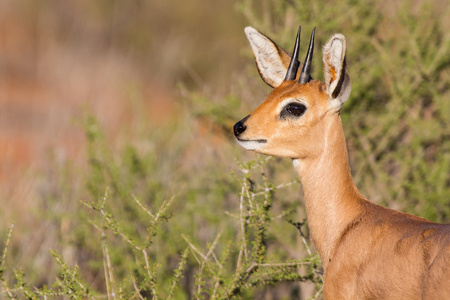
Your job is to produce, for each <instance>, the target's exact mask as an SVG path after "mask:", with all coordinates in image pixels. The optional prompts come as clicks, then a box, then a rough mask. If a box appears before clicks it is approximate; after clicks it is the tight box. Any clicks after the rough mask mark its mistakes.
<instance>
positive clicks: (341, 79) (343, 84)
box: [322, 33, 351, 111]
mask: <svg viewBox="0 0 450 300" xmlns="http://www.w3.org/2000/svg"><path fill="white" fill-rule="evenodd" d="M345 49H346V42H345V37H344V36H343V35H342V34H339V33H338V34H334V35H333V36H331V38H330V39H329V40H328V42H327V43H326V44H325V46H324V47H323V50H322V53H323V59H322V60H323V70H324V75H325V85H326V88H327V93H328V96H329V98H330V105H331V106H332V107H333V108H335V109H336V110H337V111H338V110H340V109H341V107H342V104H343V103H344V102H345V101H347V99H348V97H349V96H350V91H351V85H350V77H349V76H348V74H347V67H346V61H345Z"/></svg>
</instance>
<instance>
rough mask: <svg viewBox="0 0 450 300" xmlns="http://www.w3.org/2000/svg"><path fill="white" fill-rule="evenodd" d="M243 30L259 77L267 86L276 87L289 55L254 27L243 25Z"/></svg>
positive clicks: (286, 67) (279, 82) (283, 73)
mask: <svg viewBox="0 0 450 300" xmlns="http://www.w3.org/2000/svg"><path fill="white" fill-rule="evenodd" d="M244 31H245V34H246V35H247V39H248V41H249V42H250V46H251V48H252V51H253V55H254V56H255V60H256V66H257V67H258V71H259V74H260V75H261V78H262V79H263V80H264V82H265V83H267V84H268V85H269V86H271V87H273V88H276V87H278V86H279V85H280V84H281V83H282V82H283V80H284V78H285V77H286V71H287V69H288V67H289V62H290V61H291V57H290V56H289V54H287V53H286V51H284V50H283V49H281V48H280V47H278V46H277V44H275V43H274V42H273V41H272V40H271V39H269V38H268V37H267V36H265V35H263V34H262V33H260V32H259V31H257V30H256V29H255V28H253V27H250V26H249V27H245V30H244Z"/></svg>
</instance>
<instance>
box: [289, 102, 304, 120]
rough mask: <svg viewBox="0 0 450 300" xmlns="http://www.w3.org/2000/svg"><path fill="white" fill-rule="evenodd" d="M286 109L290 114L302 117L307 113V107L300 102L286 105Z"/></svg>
mask: <svg viewBox="0 0 450 300" xmlns="http://www.w3.org/2000/svg"><path fill="white" fill-rule="evenodd" d="M285 109H286V111H287V112H288V113H289V114H291V115H294V116H296V117H300V116H301V115H303V114H304V113H305V111H306V106H305V105H303V104H301V103H298V102H292V103H289V104H288V105H286V108H285Z"/></svg>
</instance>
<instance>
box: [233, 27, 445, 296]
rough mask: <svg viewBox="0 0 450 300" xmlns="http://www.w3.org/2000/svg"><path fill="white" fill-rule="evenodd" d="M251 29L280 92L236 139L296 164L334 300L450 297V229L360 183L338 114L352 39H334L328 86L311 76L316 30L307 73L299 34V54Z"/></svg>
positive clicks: (261, 63) (268, 77)
mask: <svg viewBox="0 0 450 300" xmlns="http://www.w3.org/2000/svg"><path fill="white" fill-rule="evenodd" d="M245 33H246V35H247V38H248V40H249V42H250V45H251V48H252V51H253V54H254V55H255V58H256V64H257V67H258V70H259V72H260V74H261V77H262V79H263V80H264V81H265V82H266V83H267V84H268V85H270V86H272V87H273V88H274V90H273V91H272V92H271V93H270V95H269V96H268V97H267V98H266V100H265V101H264V102H263V103H262V104H261V105H260V106H259V107H258V108H257V109H256V110H255V111H253V112H252V113H251V114H250V115H249V116H247V117H245V118H244V119H242V120H241V121H239V122H237V123H236V125H235V126H234V134H235V136H236V139H237V141H238V143H239V144H240V145H241V146H242V147H243V148H245V149H247V150H252V151H255V152H258V153H263V154H267V155H273V156H279V157H288V158H291V159H292V160H293V164H294V168H295V169H296V171H297V172H298V175H299V176H300V179H301V182H302V185H303V190H304V193H305V203H306V212H307V217H308V222H309V227H310V232H311V237H312V241H313V243H314V245H315V247H316V249H317V251H318V252H319V254H320V257H321V259H322V262H323V268H324V275H325V282H324V297H325V299H408V300H411V299H450V225H444V224H437V223H433V222H431V221H428V220H426V219H423V218H420V217H417V216H413V215H410V214H406V213H402V212H398V211H395V210H391V209H388V208H385V207H382V206H379V205H376V204H374V203H372V202H370V201H368V200H366V199H365V198H364V197H363V196H362V195H361V194H360V193H359V192H358V190H357V188H356V186H355V185H354V183H353V180H352V177H351V174H350V168H349V164H348V157H347V149H346V143H345V137H344V132H343V129H342V123H341V120H340V116H339V111H340V109H341V106H342V104H343V103H344V102H345V101H346V100H347V99H348V97H349V95H350V89H351V88H350V79H349V77H348V74H347V70H346V61H345V52H346V41H345V37H344V36H343V35H341V34H335V35H333V36H332V37H331V38H330V39H329V40H328V42H327V43H326V44H325V46H324V47H323V68H324V74H325V76H324V77H325V82H320V81H318V80H313V79H312V78H311V77H310V75H309V73H310V67H311V61H312V54H313V49H314V31H313V34H312V36H311V41H310V45H309V50H308V54H307V57H306V59H305V63H304V64H303V67H302V71H301V74H300V75H298V74H297V73H298V72H297V70H298V69H299V67H300V63H299V62H298V52H299V40H300V29H299V32H298V34H297V40H296V44H295V47H294V51H293V55H292V58H291V57H290V56H289V55H288V54H287V53H286V52H285V51H284V50H282V49H281V48H280V47H278V46H277V45H276V44H275V43H274V42H273V41H272V40H270V39H269V38H268V37H266V36H264V35H263V34H261V33H260V32H258V31H257V30H255V29H253V28H251V27H247V28H245ZM297 79H298V80H297Z"/></svg>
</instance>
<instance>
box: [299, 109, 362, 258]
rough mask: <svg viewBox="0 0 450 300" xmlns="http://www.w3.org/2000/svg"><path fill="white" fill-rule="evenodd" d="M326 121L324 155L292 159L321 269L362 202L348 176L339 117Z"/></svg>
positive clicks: (348, 169)
mask: <svg viewBox="0 0 450 300" xmlns="http://www.w3.org/2000/svg"><path fill="white" fill-rule="evenodd" d="M328 121H329V122H328V124H327V125H326V129H325V130H326V133H325V137H324V148H323V152H322V153H321V154H320V155H319V156H317V157H315V158H312V159H308V158H307V159H302V160H294V167H295V169H296V171H297V173H298V175H299V176H300V180H301V182H302V185H303V191H304V193H305V204H306V213H307V216H308V224H309V228H310V232H311V237H312V241H313V243H314V246H315V247H316V249H317V251H318V252H319V254H320V256H321V258H322V261H323V263H324V266H325V264H327V262H328V260H329V259H330V258H331V255H332V253H333V250H334V249H335V248H336V246H337V243H338V241H339V240H340V237H341V236H342V234H343V233H344V232H345V230H346V228H348V226H349V225H350V224H352V222H353V221H354V220H355V219H356V218H357V217H358V216H359V215H360V214H361V212H362V202H363V201H364V200H363V197H362V196H361V195H360V194H359V192H358V190H357V188H356V186H355V184H354V183H353V179H352V177H351V174H350V167H349V164H348V155H347V147H346V144H345V137H344V132H343V129H342V124H341V120H340V117H339V115H338V114H335V115H334V116H332V117H331V119H330V120H328Z"/></svg>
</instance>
